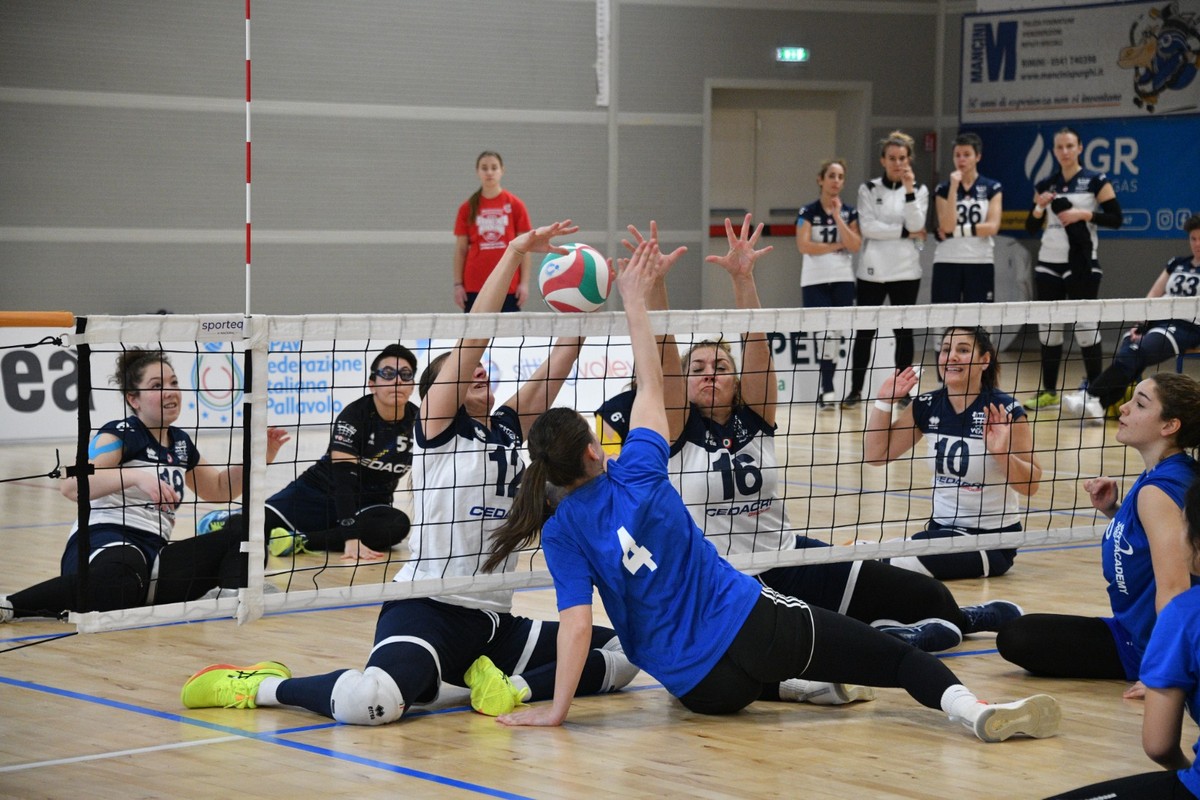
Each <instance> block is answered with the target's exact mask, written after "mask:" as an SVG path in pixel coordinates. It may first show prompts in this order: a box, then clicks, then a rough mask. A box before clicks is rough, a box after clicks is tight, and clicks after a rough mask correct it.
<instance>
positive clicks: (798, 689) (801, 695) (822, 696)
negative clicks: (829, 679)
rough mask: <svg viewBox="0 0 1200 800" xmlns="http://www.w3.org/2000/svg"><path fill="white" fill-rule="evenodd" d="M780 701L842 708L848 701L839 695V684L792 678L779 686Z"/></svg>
mask: <svg viewBox="0 0 1200 800" xmlns="http://www.w3.org/2000/svg"><path fill="white" fill-rule="evenodd" d="M779 699H780V700H788V701H790V702H793V703H812V704H813V705H818V706H840V705H842V704H844V703H845V702H846V701H845V700H844V699H843V698H842V697H841V696H840V695H839V694H838V690H837V684H834V683H826V682H824V681H806V680H804V679H803V678H791V679H790V680H786V681H783V682H782V683H780V684H779Z"/></svg>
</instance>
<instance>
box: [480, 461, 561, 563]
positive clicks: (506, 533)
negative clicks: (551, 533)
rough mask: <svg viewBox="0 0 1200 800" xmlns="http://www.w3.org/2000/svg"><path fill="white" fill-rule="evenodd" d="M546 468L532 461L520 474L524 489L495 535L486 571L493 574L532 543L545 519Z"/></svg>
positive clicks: (493, 535) (515, 499)
mask: <svg viewBox="0 0 1200 800" xmlns="http://www.w3.org/2000/svg"><path fill="white" fill-rule="evenodd" d="M545 509H546V467H545V466H544V465H543V464H542V462H541V461H533V462H532V463H531V464H530V465H529V466H528V467H526V468H525V472H524V473H523V474H522V475H521V488H520V489H519V490H518V491H517V496H516V497H515V498H514V499H513V504H512V508H511V509H509V512H508V516H507V517H505V519H504V524H503V525H501V526H500V527H499V528H497V529H496V530H495V531H493V532H492V537H491V538H492V553H491V555H489V556H488V559H487V561H485V562H483V571H484V572H494V571H495V570H496V568H497V567H499V566H501V565H503V564H504V562H505V561H507V560H508V557H509V556H510V555H512V552H513V551H514V550H519V549H522V548H525V547H528V546H529V545H531V544H533V543H534V541H535V540H536V539H537V538H538V535H539V534H540V533H541V530H542V522H543V521H544V520H545V518H546V514H545Z"/></svg>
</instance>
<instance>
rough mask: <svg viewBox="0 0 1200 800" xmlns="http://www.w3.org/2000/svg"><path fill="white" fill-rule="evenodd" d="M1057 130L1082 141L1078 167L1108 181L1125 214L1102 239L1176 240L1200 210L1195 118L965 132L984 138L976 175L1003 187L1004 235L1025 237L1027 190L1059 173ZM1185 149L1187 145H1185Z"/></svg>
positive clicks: (1199, 123) (1199, 130)
mask: <svg viewBox="0 0 1200 800" xmlns="http://www.w3.org/2000/svg"><path fill="white" fill-rule="evenodd" d="M1064 125H1070V127H1071V128H1073V129H1074V130H1076V131H1078V132H1079V135H1080V137H1081V139H1082V140H1083V155H1082V157H1081V158H1080V163H1082V164H1083V166H1084V168H1085V169H1091V170H1096V171H1097V172H1103V173H1105V174H1107V175H1108V179H1109V181H1111V182H1112V186H1113V189H1115V190H1116V192H1117V199H1118V200H1119V201H1120V203H1121V210H1122V211H1123V212H1124V222H1123V224H1122V226H1121V228H1120V229H1119V230H1116V231H1111V230H1107V229H1105V228H1101V229H1100V235H1101V236H1102V237H1112V238H1121V239H1176V238H1178V239H1182V238H1184V234H1183V223H1184V221H1185V220H1186V219H1187V218H1188V217H1190V216H1191V215H1192V214H1194V213H1197V212H1200V197H1198V196H1197V194H1196V191H1195V187H1194V185H1193V182H1192V181H1190V180H1186V179H1184V180H1181V177H1183V176H1194V175H1200V147H1197V146H1195V145H1194V144H1192V143H1195V142H1200V116H1188V117H1183V116H1180V117H1169V118H1162V119H1157V118H1156V119H1115V120H1099V121H1097V120H1081V121H1057V122H1042V123H1036V124H1012V125H977V126H964V128H965V129H969V130H971V131H974V132H975V133H978V134H979V136H980V138H982V139H983V160H982V161H980V162H979V171H980V172H981V173H982V174H984V175H987V176H988V177H990V178H995V179H996V180H998V181H1000V182H1001V184H1003V186H1004V223H1003V226H1002V228H1003V230H1004V232H1005V233H1008V234H1010V235H1013V236H1024V235H1025V233H1024V230H1025V228H1024V225H1025V217H1026V216H1027V215H1028V213H1029V210H1030V209H1031V208H1032V207H1033V185H1034V184H1035V183H1036V182H1037V181H1040V180H1042V179H1043V178H1047V177H1049V176H1050V175H1051V173H1053V172H1054V171H1055V170H1057V169H1058V162H1056V161H1055V159H1054V133H1055V131H1057V130H1059V129H1060V128H1062V127H1063V126H1064ZM1185 143H1187V144H1185Z"/></svg>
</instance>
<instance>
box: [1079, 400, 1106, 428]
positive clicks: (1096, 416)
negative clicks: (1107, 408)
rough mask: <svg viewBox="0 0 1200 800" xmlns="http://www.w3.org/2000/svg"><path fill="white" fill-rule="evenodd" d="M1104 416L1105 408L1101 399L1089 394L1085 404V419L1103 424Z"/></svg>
mask: <svg viewBox="0 0 1200 800" xmlns="http://www.w3.org/2000/svg"><path fill="white" fill-rule="evenodd" d="M1104 416H1105V415H1104V406H1102V405H1100V398H1099V397H1093V396H1092V395H1090V394H1089V395H1088V396H1087V400H1085V401H1084V403H1083V418H1084V419H1088V420H1097V421H1099V422H1103V421H1104Z"/></svg>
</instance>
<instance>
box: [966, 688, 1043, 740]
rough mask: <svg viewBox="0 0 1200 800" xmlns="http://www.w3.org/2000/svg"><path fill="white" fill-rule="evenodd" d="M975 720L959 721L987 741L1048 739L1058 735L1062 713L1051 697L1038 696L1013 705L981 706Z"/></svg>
mask: <svg viewBox="0 0 1200 800" xmlns="http://www.w3.org/2000/svg"><path fill="white" fill-rule="evenodd" d="M982 705H983V706H984V708H983V711H982V713H980V715H979V716H978V717H976V718H975V721H974V722H973V723H972V722H968V721H966V720H960V721H961V722H962V723H963V724H964V725H966V726H967V727H968V728H970V729H971V730H972V731H973V732H974V733H975V735H976V736H978V737H979V738H980V739H982V740H983V741H985V742H1003V741H1004V740H1005V739H1008V738H1009V737H1011V736H1030V737H1032V738H1034V739H1045V738H1046V737H1048V736H1053V735H1054V734H1056V733H1058V726H1059V725H1060V724H1061V723H1062V710H1061V709H1060V708H1059V707H1058V701H1057V700H1055V699H1054V698H1053V697H1051V696H1050V695H1048V694H1035V695H1034V696H1033V697H1026V698H1025V699H1024V700H1017V701H1015V702H1012V703H996V704H994V705H989V704H982Z"/></svg>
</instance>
